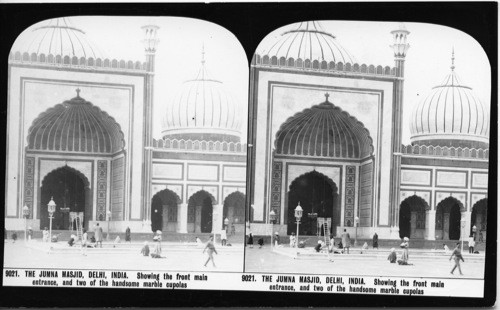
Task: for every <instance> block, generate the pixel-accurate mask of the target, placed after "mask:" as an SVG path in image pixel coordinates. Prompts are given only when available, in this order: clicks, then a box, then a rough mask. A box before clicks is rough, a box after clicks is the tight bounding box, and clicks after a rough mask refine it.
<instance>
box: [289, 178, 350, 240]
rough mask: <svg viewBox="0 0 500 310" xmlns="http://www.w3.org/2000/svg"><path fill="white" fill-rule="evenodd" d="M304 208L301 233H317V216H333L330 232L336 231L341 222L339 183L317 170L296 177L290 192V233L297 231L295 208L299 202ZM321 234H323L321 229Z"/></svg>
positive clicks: (300, 227) (311, 234)
mask: <svg viewBox="0 0 500 310" xmlns="http://www.w3.org/2000/svg"><path fill="white" fill-rule="evenodd" d="M299 202H300V205H301V207H302V209H303V210H304V212H303V216H302V219H301V221H300V226H299V234H300V235H309V236H313V235H317V234H318V229H317V218H318V217H330V218H332V227H333V229H332V227H330V234H331V233H332V232H335V231H336V229H335V227H337V226H338V225H339V223H340V208H338V189H337V185H336V184H335V183H334V182H333V181H332V180H331V179H329V178H328V177H326V176H324V175H323V174H321V173H319V172H317V171H311V172H308V173H306V174H303V175H301V176H299V177H298V178H296V179H295V180H294V181H293V182H292V184H291V185H290V191H289V192H288V214H287V215H288V223H289V224H288V225H287V227H288V229H287V233H288V234H289V235H290V234H291V233H292V232H296V230H297V229H296V225H294V224H293V223H295V222H296V220H295V208H296V207H297V205H298V204H299ZM320 234H323V232H322V231H320Z"/></svg>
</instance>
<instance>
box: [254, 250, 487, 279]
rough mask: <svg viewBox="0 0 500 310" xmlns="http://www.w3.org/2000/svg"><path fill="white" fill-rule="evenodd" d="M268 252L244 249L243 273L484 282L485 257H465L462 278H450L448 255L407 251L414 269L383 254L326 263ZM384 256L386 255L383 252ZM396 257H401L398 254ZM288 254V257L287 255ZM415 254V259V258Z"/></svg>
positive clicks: (340, 256) (337, 256) (333, 256)
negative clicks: (427, 278)
mask: <svg viewBox="0 0 500 310" xmlns="http://www.w3.org/2000/svg"><path fill="white" fill-rule="evenodd" d="M283 252H285V251H283V249H281V251H280V252H276V251H271V248H270V246H264V247H263V248H262V249H259V248H258V246H257V247H253V248H249V247H247V248H246V251H245V271H246V272H269V273H296V274H322V275H327V274H328V275H359V276H363V275H366V276H402V277H404V276H408V277H438V278H456V277H460V278H464V279H466V278H471V279H483V278H484V256H482V259H481V258H480V257H474V259H468V257H464V259H465V263H464V262H462V263H461V266H462V272H463V273H464V275H463V276H460V275H458V271H456V272H455V275H451V274H450V270H451V268H452V267H453V265H454V262H453V260H452V261H449V260H448V259H449V255H447V256H446V255H444V253H442V254H441V255H439V256H436V257H434V258H432V257H430V258H429V257H425V258H422V257H419V256H422V255H418V254H417V253H418V251H415V252H413V251H412V250H411V249H410V259H409V263H411V264H413V265H409V266H401V265H398V264H397V263H396V264H391V263H389V261H388V260H387V255H385V253H383V254H380V255H365V254H349V255H348V254H331V255H330V258H331V259H333V262H331V261H329V260H328V257H327V255H326V254H320V255H319V256H318V257H314V258H311V259H295V258H294V255H286V254H287V253H283ZM383 252H386V251H383ZM397 252H398V257H400V254H399V251H398V250H397ZM288 254H290V253H288ZM414 254H415V255H414Z"/></svg>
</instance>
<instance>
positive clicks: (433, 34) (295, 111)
mask: <svg viewBox="0 0 500 310" xmlns="http://www.w3.org/2000/svg"><path fill="white" fill-rule="evenodd" d="M490 102H491V68H490V64H489V61H488V57H487V55H486V54H485V52H484V50H483V49H482V47H481V46H480V44H479V43H477V41H476V40H475V39H474V38H473V37H471V36H469V35H468V34H466V33H464V32H461V31H460V30H457V29H453V28H449V27H445V26H440V25H435V24H424V23H402V22H401V23H398V22H360V21H303V22H299V23H296V24H291V25H287V26H284V27H282V28H279V29H277V30H275V31H273V32H272V33H270V34H269V35H268V36H267V37H266V38H265V39H264V40H263V41H262V42H261V43H260V45H259V47H258V49H257V51H256V52H255V54H254V57H253V60H252V63H251V68H250V93H249V124H248V146H249V148H248V150H249V153H250V154H249V155H250V156H249V160H248V164H247V179H248V182H247V197H246V199H247V201H246V205H247V210H246V211H247V214H246V218H247V224H246V242H245V243H246V248H245V271H246V272H273V273H293V274H301V273H303V274H332V275H366V276H413V277H424V278H425V277H429V278H432V277H438V278H462V279H463V278H470V279H484V272H485V271H484V267H485V254H486V251H487V249H486V244H485V241H486V238H487V233H486V231H487V216H486V215H487V209H488V207H489V206H488V166H489V136H490V106H491V103H490Z"/></svg>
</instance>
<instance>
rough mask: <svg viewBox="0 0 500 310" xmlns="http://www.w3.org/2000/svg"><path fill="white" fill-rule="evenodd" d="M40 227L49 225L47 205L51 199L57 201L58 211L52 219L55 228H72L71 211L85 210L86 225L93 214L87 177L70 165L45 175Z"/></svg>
mask: <svg viewBox="0 0 500 310" xmlns="http://www.w3.org/2000/svg"><path fill="white" fill-rule="evenodd" d="M40 196H41V197H40V204H39V205H38V207H39V210H38V212H39V214H40V227H41V228H42V229H43V228H44V227H49V214H48V210H47V208H46V207H40V206H47V204H48V203H49V201H50V199H51V198H52V199H54V202H55V203H56V212H55V213H54V215H53V216H54V218H53V220H52V228H53V229H54V230H66V229H70V227H71V223H70V216H69V212H84V218H83V223H84V227H88V222H89V220H90V219H91V216H92V204H91V201H92V191H91V190H90V187H89V181H88V180H87V178H86V177H85V176H84V175H83V174H82V173H80V172H79V171H78V170H75V169H73V168H71V167H69V166H67V165H66V166H64V167H61V168H58V169H56V170H53V171H52V172H50V173H49V174H47V175H46V176H45V178H44V179H43V181H42V187H41V191H40Z"/></svg>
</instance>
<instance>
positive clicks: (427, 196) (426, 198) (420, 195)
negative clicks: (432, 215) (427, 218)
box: [399, 190, 431, 211]
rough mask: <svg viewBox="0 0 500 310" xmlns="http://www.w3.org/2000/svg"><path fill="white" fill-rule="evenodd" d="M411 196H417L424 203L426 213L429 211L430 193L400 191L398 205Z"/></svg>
mask: <svg viewBox="0 0 500 310" xmlns="http://www.w3.org/2000/svg"><path fill="white" fill-rule="evenodd" d="M412 196H417V197H418V198H420V199H422V200H423V201H425V203H426V208H425V210H426V211H429V210H431V192H430V191H411V190H402V191H400V195H399V201H400V205H401V204H402V203H403V202H404V201H405V200H406V199H408V198H410V197H412Z"/></svg>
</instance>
